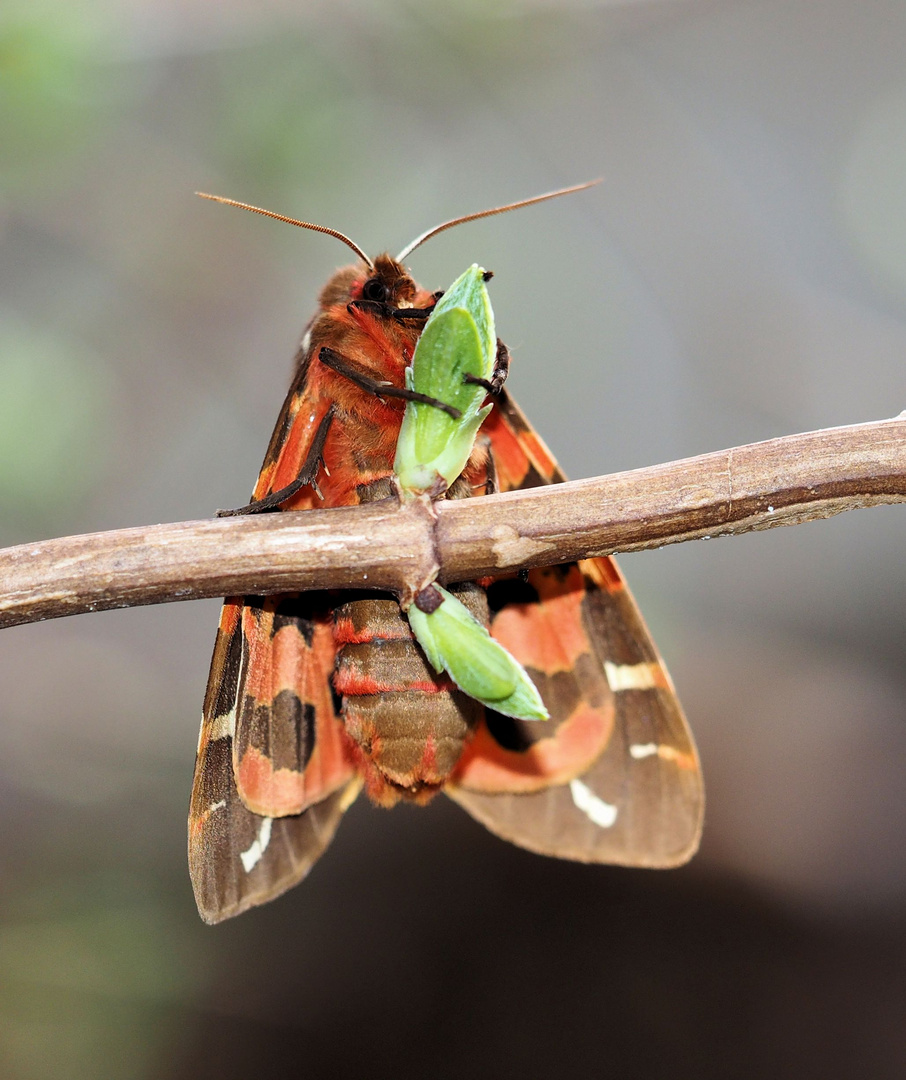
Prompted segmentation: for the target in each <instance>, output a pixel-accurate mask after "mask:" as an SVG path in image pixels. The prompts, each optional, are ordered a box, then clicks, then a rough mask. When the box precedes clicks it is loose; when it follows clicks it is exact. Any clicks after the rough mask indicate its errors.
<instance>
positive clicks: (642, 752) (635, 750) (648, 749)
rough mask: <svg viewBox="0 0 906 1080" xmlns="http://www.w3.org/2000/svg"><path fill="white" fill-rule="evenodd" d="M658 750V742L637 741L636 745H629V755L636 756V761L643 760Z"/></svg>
mask: <svg viewBox="0 0 906 1080" xmlns="http://www.w3.org/2000/svg"><path fill="white" fill-rule="evenodd" d="M657 752H658V745H657V743H656V742H646V743H636V744H635V745H634V746H630V747H629V756H630V757H634V758H635V760H636V761H641V760H642V758H646V757H651V756H652V754H656V753H657Z"/></svg>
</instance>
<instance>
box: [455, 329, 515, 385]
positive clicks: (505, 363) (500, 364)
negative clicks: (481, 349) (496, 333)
mask: <svg viewBox="0 0 906 1080" xmlns="http://www.w3.org/2000/svg"><path fill="white" fill-rule="evenodd" d="M509 372H510V350H509V349H508V348H507V347H506V345H504V343H503V342H502V341H501V340H500V338H498V339H497V357H496V359H495V360H494V370H493V371H492V372H491V377H490V379H479V378H478V377H477V376H476V375H469V374H468V373H466V374H465V375H463V381H464V382H467V383H472V384H474V385H475V386H483V387H484V388H485V390H487V392H488V393H489V394H495V395H496V394H499V393H500V391H501V390H502V389H503V384H504V383H505V382H506V377H507V375H508V374H509Z"/></svg>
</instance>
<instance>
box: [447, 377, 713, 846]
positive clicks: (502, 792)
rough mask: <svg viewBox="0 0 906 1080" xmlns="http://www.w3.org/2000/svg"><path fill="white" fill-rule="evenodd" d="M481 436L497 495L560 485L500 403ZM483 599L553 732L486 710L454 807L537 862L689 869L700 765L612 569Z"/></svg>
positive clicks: (571, 569) (545, 578)
mask: <svg viewBox="0 0 906 1080" xmlns="http://www.w3.org/2000/svg"><path fill="white" fill-rule="evenodd" d="M484 430H485V432H486V433H487V434H488V436H489V437H490V441H491V453H492V457H493V461H494V466H495V470H496V475H497V481H498V484H499V486H500V488H501V489H502V490H511V489H513V488H519V487H533V486H537V485H539V484H543V483H556V482H559V481H562V480H563V479H564V477H563V474H562V473H561V472H560V469H559V467H558V466H557V464H556V462H555V461H554V459H553V457H552V456H551V454H550V451H549V450H547V448H546V446H545V445H544V443H543V442H542V441H541V439H540V438H539V437H538V436H537V434H536V433H535V432H534V431H533V430H532V429H531V427H530V426H529V424H528V422H527V421H526V420H525V418H524V416H523V415H522V413H521V412H520V411H519V410H518V408H517V407H516V406H515V404H514V403H513V402H512V400H511V399H509V398H508V397H507V396H506V395H502V400H501V402H500V404H499V407H498V408H496V409H495V410H494V413H493V414H492V416H491V417H490V418H489V421H488V424H487V425H486V427H485V429H484ZM489 601H490V603H491V608H492V622H491V633H492V634H493V635H494V636H495V637H496V638H498V640H500V641H501V643H502V644H504V645H505V646H506V647H507V648H508V649H509V650H510V651H511V652H512V653H513V654H514V655H515V656H516V657H517V659H519V660H520V661H521V662H522V663H523V664H524V665H525V666H526V667H527V668H528V670H529V674H530V675H531V676H532V678H533V680H534V681H535V683H536V685H537V686H538V689H539V690H540V692H541V696H542V698H543V699H544V702H545V704H546V705H547V707H548V709H549V710H550V713H551V720H550V721H548V722H547V723H532V724H528V723H525V722H522V721H518V720H512V719H509V718H506V717H502V716H499V715H498V714H495V713H492V712H488V713H487V714H486V718H485V721H484V723H483V724H482V725H481V726H480V727H479V729H478V732H477V733H476V736H475V738H474V740H473V741H472V743H471V744H470V746H469V747H467V749H466V752H465V754H464V755H463V759H462V761H461V763H460V767H459V769H458V771H457V773H456V776H455V778H454V782H452V783H451V784H449V785H448V786H447V791H448V793H449V794H450V796H451V797H452V798H454V799H455V800H456V801H457V802H459V803H460V804H461V805H462V806H463V807H464V808H465V809H466V810H468V811H469V813H471V814H472V815H473V816H474V817H475V818H477V819H478V820H479V821H481V822H482V823H483V824H484V825H486V826H487V827H488V828H489V829H490V830H491V831H493V832H496V833H498V834H499V835H500V836H503V837H504V838H505V839H507V840H510V841H512V842H513V843H516V844H519V845H521V846H523V847H526V848H529V849H530V850H532V851H538V852H541V853H543V854H548V855H557V856H560V857H563V858H570V859H577V860H580V861H586V862H605V863H619V864H623V865H628V866H651V867H655V866H674V865H677V864H680V863H683V862H685V861H687V860H688V859H689V858H691V856H692V855H693V854H694V852H695V850H696V848H697V847H698V842H699V837H700V834H701V825H702V816H703V810H704V793H703V787H702V781H701V772H700V768H699V763H698V757H697V754H696V751H695V746H694V743H693V741H692V735H691V733H690V731H689V728H688V726H687V724H686V721H685V718H684V716H683V712H682V709H681V707H680V704H679V701H678V700H677V697H676V694H675V691H674V689H673V685H672V683H671V682H670V677H669V675H668V674H667V671H666V669H665V668H664V666H663V664H662V662H661V660H660V657H659V656H658V653H657V650H656V648H655V646H654V643H653V642H652V640H651V637H650V635H649V633H648V630H647V628H646V627H645V624H644V622H643V620H642V617H641V615H640V614H639V612H638V609H637V607H636V605H635V602H634V601H633V599H632V596H631V594H630V593H629V590H628V589H627V587H626V584H625V582H624V581H623V578H622V575H621V574H620V572H619V570H618V569H617V567H616V564H615V563H614V561H613V560H612V559H594V560H587V561H585V562H582V563H578V564H575V563H574V564H571V565H568V566H563V567H552V568H547V569H541V570H533V571H531V572H530V573H529V575H528V580H527V581H526V582H521V581H520V580H519V579H504V580H501V581H498V582H495V583H494V584H492V586H491V587H490V589H489Z"/></svg>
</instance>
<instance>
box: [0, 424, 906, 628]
mask: <svg viewBox="0 0 906 1080" xmlns="http://www.w3.org/2000/svg"><path fill="white" fill-rule="evenodd" d="M904 501H906V413H904V414H901V415H900V416H898V417H896V418H894V419H893V420H882V421H877V422H874V423H870V424H858V425H854V426H851V427H841V428H831V429H827V430H823V431H815V432H809V433H806V434H802V435H790V436H786V437H784V438H780V439H771V440H770V441H768V442H761V443H753V444H751V445H749V446H741V447H736V448H734V449H731V450H722V451H718V452H716V453H711V454H704V455H701V456H699V457H694V458H687V459H684V460H682V461H675V462H671V463H669V464H666V465H655V466H651V467H650V468H645V469H634V470H632V471H630V472H622V473H614V474H612V475H610V476H604V477H599V478H597V479H594V480H580V481H576V482H573V483H568V484H558V485H556V486H553V487H546V488H533V489H530V490H527V491H514V492H508V493H507V494H504V495H492V496H487V497H483V498H477V499H467V500H457V501H452V500H451V501H450V502H443V501H441V502H439V503H436V504H434V505H433V506H428V505H426V504H425V503H424V502H423V501H419V500H416V501H414V502H412V503H406V504H405V505H403V506H400V505H398V504H396V503H395V502H392V501H388V502H384V503H372V504H369V505H365V506H357V507H344V508H339V509H333V510H312V511H305V512H302V513H281V514H264V515H261V516H257V517H233V518H216V519H212V520H206V521H187V522H180V523H177V524H172V525H155V526H148V527H144V528H133V529H120V530H117V531H114V532H107V533H93V534H89V535H85V536H71V537H64V538H61V539H59V540H47V541H43V542H40V543H34V544H23V545H20V546H19V547H14V548H7V549H6V550H4V551H0V627H2V626H12V625H15V624H17V623H23V622H35V621H38V620H41V619H51V618H58V617H59V616H62V615H74V614H78V613H80V612H85V611H97V610H102V609H105V608H114V607H131V606H136V605H140V604H156V603H166V602H170V601H175V600H195V599H200V598H201V597H208V596H224V595H229V594H236V593H248V594H262V593H275V592H288V591H292V590H296V589H312V588H321V589H324V588H344V587H345V588H349V587H361V586H363V585H364V586H366V587H368V588H376V589H385V590H389V591H392V592H396V593H397V594H400V595H406V594H408V593H411V592H412V591H413V590H417V589H418V588H419V587H420V586H421V585H422V584H423V583H424V582H425V581H427V580H429V579H430V577H431V576H432V575H433V573H434V571H435V569H436V567H438V566H439V567H440V577H441V580H443V581H462V580H467V579H469V578H475V577H481V576H484V575H487V574H494V573H498V574H499V573H501V572H505V571H512V570H516V569H519V568H521V567H531V566H544V565H550V564H553V563H557V562H569V561H572V560H573V559H577V558H586V557H589V556H594V555H603V554H612V553H614V552H620V551H640V550H643V549H645V548H653V547H660V546H662V545H664V544H670V543H678V542H680V541H683V540H693V539H697V538H701V537H705V536H709V537H714V536H726V535H730V534H734V533H742V532H750V531H752V530H756V529H769V528H774V527H776V526H779V525H797V524H800V523H801V522H804V521H811V520H814V519H817V518H824V517H830V516H831V515H833V514H838V513H841V512H843V511H844V510H856V509H859V508H861V507H865V506H873V505H876V504H878V503H893V502H904Z"/></svg>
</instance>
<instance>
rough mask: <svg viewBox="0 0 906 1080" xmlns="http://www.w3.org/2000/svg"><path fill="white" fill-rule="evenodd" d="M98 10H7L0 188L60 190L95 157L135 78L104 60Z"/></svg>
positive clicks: (2, 22) (2, 39)
mask: <svg viewBox="0 0 906 1080" xmlns="http://www.w3.org/2000/svg"><path fill="white" fill-rule="evenodd" d="M101 15H102V13H101V11H100V9H98V8H93V7H92V6H91V5H83V4H79V5H65V4H55V3H41V2H36V3H26V4H22V3H7V4H5V5H4V6H3V10H2V12H0V142H2V147H3V152H2V155H0V188H2V190H3V191H4V192H5V193H6V194H7V195H9V194H11V193H13V192H17V191H19V190H20V189H25V190H27V191H32V192H33V191H35V190H37V191H42V192H47V191H53V190H56V189H58V188H60V187H64V186H67V185H68V184H69V182H70V181H71V176H69V175H67V174H66V173H65V172H62V171H61V170H64V169H72V168H73V167H74V166H75V165H76V164H77V163H78V162H79V161H85V160H88V155H89V154H90V153H91V150H92V147H93V145H94V144H95V142H96V140H97V139H98V138H100V137H102V136H103V135H104V133H105V129H106V127H107V125H108V124H109V123H110V120H111V115H112V113H113V111H114V110H117V109H121V108H122V107H123V105H124V104H125V95H124V91H125V89H126V87H127V86H128V85H129V80H124V79H122V78H119V77H117V69H116V67H115V66H113V65H112V63H111V62H110V59H109V57H107V56H105V46H104V37H103V27H104V22H103V20H102V18H101Z"/></svg>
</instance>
